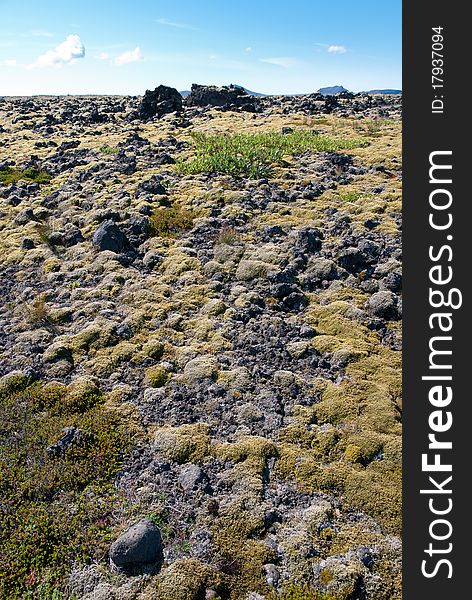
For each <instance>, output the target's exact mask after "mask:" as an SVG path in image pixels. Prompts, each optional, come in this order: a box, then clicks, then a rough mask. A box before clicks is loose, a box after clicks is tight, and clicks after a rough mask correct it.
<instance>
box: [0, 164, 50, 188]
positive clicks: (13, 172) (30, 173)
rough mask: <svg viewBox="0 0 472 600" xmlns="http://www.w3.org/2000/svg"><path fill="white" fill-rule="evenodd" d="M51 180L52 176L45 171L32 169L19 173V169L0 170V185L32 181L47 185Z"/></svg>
mask: <svg viewBox="0 0 472 600" xmlns="http://www.w3.org/2000/svg"><path fill="white" fill-rule="evenodd" d="M51 179H52V176H51V175H49V173H46V171H41V170H39V169H34V168H30V169H24V170H23V171H21V170H20V169H15V168H13V167H4V168H3V169H1V170H0V183H3V184H4V185H9V184H11V183H18V181H20V180H24V181H34V182H36V183H49V182H50V181H51Z"/></svg>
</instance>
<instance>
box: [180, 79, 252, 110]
mask: <svg viewBox="0 0 472 600" xmlns="http://www.w3.org/2000/svg"><path fill="white" fill-rule="evenodd" d="M185 103H186V104H187V105H188V106H219V107H223V108H226V109H229V108H232V107H240V108H243V109H244V110H248V111H253V110H254V107H255V99H254V96H251V95H250V94H248V93H247V92H246V90H245V89H244V88H242V87H239V86H236V85H229V86H226V85H225V86H223V87H217V86H215V85H199V84H197V83H193V84H192V91H191V92H190V94H189V95H188V96H187V98H186V99H185Z"/></svg>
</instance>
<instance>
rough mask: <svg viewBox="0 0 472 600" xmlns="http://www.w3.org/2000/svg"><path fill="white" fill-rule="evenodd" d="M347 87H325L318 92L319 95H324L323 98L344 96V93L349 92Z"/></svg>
mask: <svg viewBox="0 0 472 600" xmlns="http://www.w3.org/2000/svg"><path fill="white" fill-rule="evenodd" d="M348 91H349V90H347V89H346V88H345V87H343V86H342V85H332V86H331V87H324V88H320V89H319V90H318V94H323V96H334V94H342V93H343V92H348Z"/></svg>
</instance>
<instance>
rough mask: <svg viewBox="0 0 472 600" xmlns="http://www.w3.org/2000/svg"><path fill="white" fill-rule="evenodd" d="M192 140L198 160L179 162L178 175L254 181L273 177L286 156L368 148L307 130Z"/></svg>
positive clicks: (196, 136)
mask: <svg viewBox="0 0 472 600" xmlns="http://www.w3.org/2000/svg"><path fill="white" fill-rule="evenodd" d="M192 138H193V141H194V145H195V151H196V156H195V158H193V159H192V160H190V161H187V162H185V161H179V162H177V166H176V168H177V171H178V172H180V173H183V174H196V173H223V174H227V175H232V176H234V177H250V178H252V179H258V178H262V177H269V176H270V175H271V174H272V171H273V167H274V166H276V165H280V164H282V163H283V159H284V156H288V155H293V154H298V153H301V152H306V151H311V152H336V151H338V150H346V149H350V148H358V147H359V146H363V145H365V144H366V142H365V141H364V140H347V139H335V138H330V137H327V136H322V135H319V134H316V133H314V132H312V131H308V130H304V129H300V130H296V131H293V132H292V133H288V134H282V133H279V132H276V131H272V132H266V133H236V134H227V133H218V134H214V135H207V134H204V133H193V134H192Z"/></svg>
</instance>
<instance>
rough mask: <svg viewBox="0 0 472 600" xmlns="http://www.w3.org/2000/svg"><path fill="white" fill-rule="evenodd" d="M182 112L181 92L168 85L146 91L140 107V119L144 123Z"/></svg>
mask: <svg viewBox="0 0 472 600" xmlns="http://www.w3.org/2000/svg"><path fill="white" fill-rule="evenodd" d="M181 110H182V96H181V95H180V94H179V92H178V91H177V90H176V89H175V88H172V87H168V86H167V85H160V86H158V87H157V88H156V89H155V90H154V91H151V90H146V92H145V94H144V97H143V99H142V101H141V104H140V105H139V107H138V115H139V118H140V119H142V120H143V121H147V120H148V119H152V117H155V116H157V117H158V118H161V117H162V116H163V115H165V114H167V113H171V112H175V111H181Z"/></svg>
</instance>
